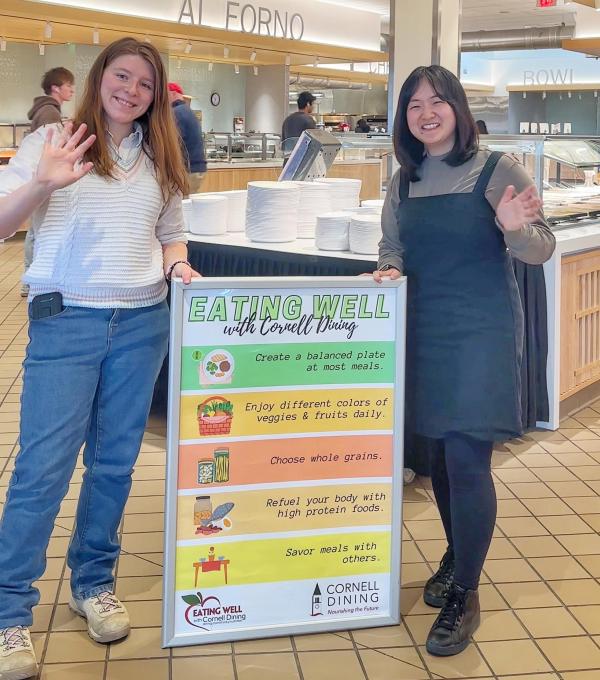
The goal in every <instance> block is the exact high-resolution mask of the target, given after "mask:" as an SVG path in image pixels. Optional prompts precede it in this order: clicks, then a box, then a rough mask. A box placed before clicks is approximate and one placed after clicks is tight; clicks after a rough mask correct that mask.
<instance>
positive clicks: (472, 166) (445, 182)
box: [378, 147, 555, 271]
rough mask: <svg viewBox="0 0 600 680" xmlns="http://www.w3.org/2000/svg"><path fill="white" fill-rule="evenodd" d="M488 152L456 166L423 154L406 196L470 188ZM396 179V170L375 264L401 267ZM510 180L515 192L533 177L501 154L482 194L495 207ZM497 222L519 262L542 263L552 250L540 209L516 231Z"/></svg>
mask: <svg viewBox="0 0 600 680" xmlns="http://www.w3.org/2000/svg"><path fill="white" fill-rule="evenodd" d="M490 154H491V151H490V150H489V149H487V148H484V147H482V148H480V149H479V151H478V152H477V153H476V154H475V155H474V156H473V157H472V158H470V159H469V160H468V161H467V162H466V163H463V164H462V165H459V166H456V167H453V166H450V165H448V164H447V163H445V162H444V156H425V157H424V158H423V163H422V164H421V167H420V168H419V177H420V180H419V181H418V182H411V183H410V188H409V194H408V195H409V197H410V198H418V197H426V196H439V195H442V194H450V193H469V192H471V191H473V189H474V187H475V184H476V182H477V179H478V177H479V175H480V173H481V170H482V169H483V166H484V165H485V163H486V161H487V159H488V158H489V156H490ZM399 183H400V172H399V171H398V172H396V174H395V175H394V176H393V177H392V180H391V182H390V185H389V187H388V190H387V194H386V198H385V202H384V206H383V212H382V216H381V226H382V231H383V236H382V239H381V241H380V243H379V261H378V267H379V268H381V267H384V266H385V265H391V266H392V267H395V268H396V269H398V270H400V271H402V268H403V265H402V252H403V246H402V243H401V241H400V236H399V229H398V224H397V218H396V209H397V207H398V205H399V203H400V195H399ZM511 184H512V185H513V186H514V187H515V188H516V190H517V192H521V191H523V190H524V189H526V188H527V187H528V186H530V185H531V184H533V181H532V179H531V177H530V176H529V175H528V174H527V171H526V170H525V168H524V167H523V166H522V165H521V163H519V161H517V160H516V159H515V158H513V157H512V156H508V155H504V156H503V157H502V158H501V159H500V160H499V161H498V164H497V166H496V168H495V170H494V172H493V173H492V176H491V178H490V181H489V183H488V186H487V188H486V191H485V196H486V198H487V200H488V202H489V204H490V206H491V207H492V209H493V210H494V211H495V210H496V207H497V205H498V203H499V202H500V198H501V197H502V194H503V193H504V191H505V189H506V187H507V186H509V185H511ZM496 224H497V227H498V229H499V230H500V231H501V232H502V233H503V234H504V242H505V243H506V247H507V249H508V250H509V251H510V254H511V255H512V256H513V257H515V258H517V259H518V260H521V261H522V262H526V263H527V264H541V263H543V262H545V261H546V260H548V259H549V258H550V257H551V255H552V253H553V252H554V247H555V238H554V234H553V233H552V231H551V230H550V227H549V226H548V224H547V222H546V220H545V218H544V214H543V212H542V210H541V209H540V211H539V213H538V217H537V219H536V220H535V221H533V222H531V223H530V224H526V225H524V226H523V228H522V229H520V230H518V231H510V232H508V231H504V230H503V229H502V227H501V226H500V225H499V223H498V222H496Z"/></svg>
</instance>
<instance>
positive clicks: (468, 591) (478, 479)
mask: <svg viewBox="0 0 600 680" xmlns="http://www.w3.org/2000/svg"><path fill="white" fill-rule="evenodd" d="M394 150H395V154H396V158H397V160H398V162H399V164H400V166H401V169H400V170H399V171H398V172H397V173H396V174H395V175H394V177H393V178H392V181H391V182H390V187H389V189H388V191H387V194H386V199H385V203H384V207H383V213H382V231H383V237H382V239H381V242H380V244H379V261H378V265H377V271H375V272H374V273H373V277H374V279H375V281H378V282H381V280H382V277H384V276H388V277H390V278H391V279H397V278H398V277H400V276H401V275H403V274H404V275H406V276H407V277H408V298H407V320H406V324H407V333H406V417H405V421H406V428H407V431H409V432H414V433H416V434H418V435H421V436H423V437H428V438H431V439H432V440H435V441H436V442H437V443H438V444H439V446H435V447H432V454H433V455H432V460H431V479H432V485H433V491H434V494H435V499H436V502H437V506H438V510H439V512H440V516H441V520H442V524H443V526H444V530H445V534H446V539H447V542H448V547H447V550H446V553H445V555H444V556H443V557H442V560H441V563H440V567H439V569H438V571H437V572H436V573H435V574H434V575H433V576H432V577H431V578H430V579H429V580H428V581H427V583H426V584H425V589H424V594H423V597H424V600H425V602H426V603H427V604H428V605H430V606H433V607H439V608H441V611H440V613H439V615H438V617H437V618H436V619H435V621H434V623H433V626H432V628H431V630H430V632H429V635H428V637H427V642H426V648H427V651H428V652H429V653H430V654H434V655H438V656H451V655H453V654H458V653H459V652H461V651H462V650H464V649H465V648H466V647H467V645H468V644H469V639H470V636H471V635H472V634H473V633H474V632H475V630H477V627H478V626H479V622H480V608H479V594H478V586H479V578H480V575H481V570H482V567H483V563H484V560H485V558H486V555H487V552H488V549H489V546H490V541H491V538H492V533H493V531H494V525H495V521H496V494H495V489H494V482H493V479H492V474H491V458H492V449H493V446H494V442H495V441H504V440H506V439H510V438H511V437H515V436H517V435H519V434H520V433H521V431H522V424H521V408H520V395H521V388H520V379H521V357H522V353H523V309H522V307H521V301H520V298H519V293H518V288H517V282H516V280H515V275H514V271H513V267H512V261H511V257H513V258H517V259H519V260H521V261H523V262H527V263H530V264H541V263H543V262H545V261H546V260H548V259H549V258H550V257H551V255H552V253H553V251H554V247H555V239H554V235H553V234H552V232H551V231H550V229H549V227H548V225H547V224H546V222H545V220H544V216H543V213H542V210H541V201H540V199H539V197H538V194H537V191H536V188H535V186H534V184H533V182H532V180H531V177H530V176H529V175H528V174H527V172H526V171H525V169H524V168H523V166H522V165H520V164H519V163H518V162H517V161H516V160H515V159H514V158H512V157H511V156H508V155H504V154H501V153H498V152H491V151H490V150H489V149H486V148H483V147H482V148H479V146H478V142H477V127H476V126H475V121H474V120H473V116H472V115H471V112H470V111H469V105H468V102H467V97H466V95H465V91H464V90H463V88H462V85H461V84H460V82H459V81H458V79H457V78H456V76H454V75H453V74H452V73H451V72H450V71H448V70H447V69H445V68H443V67H441V66H422V67H419V68H417V69H415V70H414V71H413V72H412V73H411V74H410V75H409V77H408V79H407V80H406V81H405V83H404V84H403V86H402V88H401V90H400V96H399V99H398V107H397V113H396V118H395V121H394Z"/></svg>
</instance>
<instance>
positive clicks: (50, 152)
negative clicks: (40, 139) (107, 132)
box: [35, 123, 96, 192]
mask: <svg viewBox="0 0 600 680" xmlns="http://www.w3.org/2000/svg"><path fill="white" fill-rule="evenodd" d="M72 129H73V124H72V123H66V124H65V129H64V132H62V133H61V134H60V136H59V138H58V141H57V142H56V143H53V138H54V133H55V131H54V129H52V128H51V129H50V130H48V133H47V135H46V141H45V142H44V148H43V151H42V155H41V157H40V162H39V164H38V167H37V172H36V175H35V179H36V181H37V182H39V183H40V184H42V185H44V186H45V187H46V189H47V190H48V191H50V192H52V191H56V190H57V189H62V188H63V187H66V186H69V184H73V183H74V182H77V180H79V179H81V178H82V177H83V176H84V175H86V174H87V173H88V172H89V171H90V170H91V169H92V168H93V167H94V165H93V163H89V162H88V163H84V162H83V156H84V154H85V152H86V151H87V150H88V149H89V148H90V147H91V146H92V144H93V143H94V142H95V141H96V135H89V137H87V138H86V139H83V137H84V135H85V131H86V129H87V126H86V124H85V123H82V124H81V125H80V126H79V127H78V128H77V130H76V131H75V132H74V133H73V134H71V133H72ZM82 140H83V141H82Z"/></svg>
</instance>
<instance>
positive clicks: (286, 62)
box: [285, 54, 292, 66]
mask: <svg viewBox="0 0 600 680" xmlns="http://www.w3.org/2000/svg"><path fill="white" fill-rule="evenodd" d="M291 63H292V58H291V57H290V55H289V54H286V55H285V65H286V66H289V65H290V64H291Z"/></svg>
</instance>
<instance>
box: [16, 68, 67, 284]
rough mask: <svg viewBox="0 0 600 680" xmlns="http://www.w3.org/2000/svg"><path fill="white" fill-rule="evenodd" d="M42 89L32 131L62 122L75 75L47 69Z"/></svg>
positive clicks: (28, 251) (28, 243)
mask: <svg viewBox="0 0 600 680" xmlns="http://www.w3.org/2000/svg"><path fill="white" fill-rule="evenodd" d="M41 85H42V90H44V93H45V94H44V95H43V96H40V97H36V98H35V99H34V100H33V106H32V107H31V109H29V112H28V113H27V117H28V118H29V120H30V121H31V127H30V131H31V132H34V131H35V130H37V129H38V128H39V127H41V126H42V125H50V124H51V123H60V122H61V120H62V111H61V107H62V105H63V104H64V103H65V102H70V101H71V99H72V98H73V95H74V94H75V76H74V75H73V74H72V73H71V71H69V69H66V68H63V67H62V66H58V67H57V68H51V69H50V70H49V71H46V73H44V75H43V77H42V83H41ZM34 240H35V235H34V233H33V228H32V227H31V226H30V227H29V228H28V229H27V234H26V236H25V247H24V249H23V268H24V270H25V272H27V270H28V269H29V265H30V264H31V261H32V259H33V247H34ZM28 294H29V286H28V285H27V284H26V283H23V284H21V297H27V295H28Z"/></svg>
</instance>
